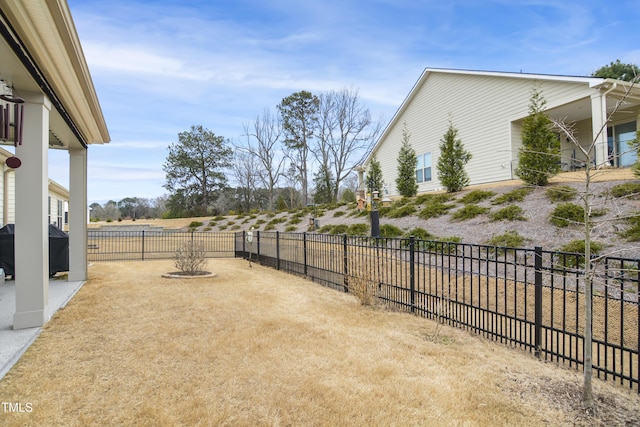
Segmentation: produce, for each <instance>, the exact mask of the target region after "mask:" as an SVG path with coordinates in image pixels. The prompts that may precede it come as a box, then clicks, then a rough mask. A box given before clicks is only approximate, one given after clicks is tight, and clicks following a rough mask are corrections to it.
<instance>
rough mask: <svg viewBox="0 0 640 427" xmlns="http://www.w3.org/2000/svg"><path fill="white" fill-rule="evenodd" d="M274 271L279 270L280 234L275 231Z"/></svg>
mask: <svg viewBox="0 0 640 427" xmlns="http://www.w3.org/2000/svg"><path fill="white" fill-rule="evenodd" d="M276 270H280V232H279V231H276Z"/></svg>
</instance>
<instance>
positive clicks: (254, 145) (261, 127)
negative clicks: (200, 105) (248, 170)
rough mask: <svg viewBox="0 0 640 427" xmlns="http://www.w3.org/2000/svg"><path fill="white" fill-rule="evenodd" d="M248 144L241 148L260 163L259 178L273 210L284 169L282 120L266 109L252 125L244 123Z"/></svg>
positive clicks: (269, 205) (270, 208)
mask: <svg viewBox="0 0 640 427" xmlns="http://www.w3.org/2000/svg"><path fill="white" fill-rule="evenodd" d="M244 135H245V136H246V137H247V141H246V144H245V145H244V146H242V147H239V148H240V149H243V150H246V152H248V153H249V154H251V155H252V156H253V157H254V159H255V160H257V162H258V163H259V173H258V178H259V179H260V181H261V182H262V184H263V185H264V187H265V188H266V189H267V192H268V194H269V201H268V207H269V210H273V206H274V198H275V191H274V190H275V188H276V187H277V185H278V181H279V179H280V176H281V175H282V172H283V169H284V162H285V157H284V154H283V153H282V152H281V151H280V140H281V137H282V122H281V120H280V119H279V118H278V117H276V116H274V115H272V114H271V112H270V110H269V109H265V110H264V111H263V113H262V116H257V117H256V119H255V120H254V121H253V123H252V124H251V125H246V124H245V125H244Z"/></svg>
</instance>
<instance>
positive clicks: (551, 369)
mask: <svg viewBox="0 0 640 427" xmlns="http://www.w3.org/2000/svg"><path fill="white" fill-rule="evenodd" d="M208 263H209V270H211V271H213V272H215V273H216V274H217V276H216V277H215V278H210V279H178V280H175V279H163V278H161V274H162V273H166V272H169V271H173V269H174V267H173V265H172V262H171V261H146V262H120V263H106V262H105V263H95V264H94V265H92V266H91V268H90V280H89V282H87V284H86V285H85V286H84V287H83V288H82V289H81V290H80V292H79V293H78V294H77V295H76V296H75V297H74V299H73V300H72V301H71V302H70V303H69V304H68V305H67V307H66V308H65V309H63V310H61V311H60V312H59V313H58V314H56V316H55V317H54V318H53V319H52V320H51V321H50V322H49V323H48V324H47V325H46V326H45V328H44V330H43V332H42V334H41V335H40V337H39V338H38V339H37V340H36V342H35V343H34V344H33V346H32V347H31V348H30V349H29V350H28V351H27V353H26V354H25V355H24V356H23V357H22V359H21V360H20V361H19V362H18V363H17V364H16V365H15V366H14V368H13V369H12V370H11V371H10V372H9V373H8V374H7V376H5V378H4V379H3V380H2V381H1V382H0V401H2V402H22V403H23V405H24V404H26V403H29V404H30V407H31V408H32V411H31V412H27V413H7V412H2V411H0V424H1V425H3V426H5V425H6V426H29V425H32V426H42V425H60V426H87V425H136V426H174V425H189V426H191V425H202V426H210V425H228V426H281V425H296V426H301V425H314V426H336V425H345V426H346V425H349V426H351V425H353V426H365V425H366V426H370V425H380V426H387V425H398V426H411V425H416V426H423V425H443V426H455V425H465V426H466V425H469V426H485V425H486V426H489V425H491V426H493V425H509V426H511V425H554V426H555V425H567V426H573V425H589V426H591V425H602V426H605V425H606V426H610V425H636V424H637V422H638V414H639V413H640V397H639V396H638V395H637V394H636V392H635V391H634V392H631V391H629V390H626V389H623V388H621V387H620V386H618V385H615V384H611V383H604V382H601V381H598V380H595V381H594V390H595V396H596V401H597V411H596V415H595V416H590V415H587V414H586V413H585V412H584V411H583V410H582V409H581V405H580V384H581V375H580V373H579V372H576V371H573V370H569V369H565V368H563V367H560V366H557V365H555V364H552V363H543V362H540V361H538V360H536V359H535V358H534V357H533V356H531V355H530V354H528V353H523V352H521V351H519V350H516V349H510V348H507V347H505V346H503V345H500V344H497V343H493V342H490V341H487V340H484V339H481V338H478V337H475V336H473V335H470V334H468V333H466V332H463V331H460V330H456V329H450V328H446V327H442V328H439V327H437V325H436V324H435V323H433V322H431V321H428V320H425V319H421V318H417V317H413V316H410V315H408V314H404V313H396V312H391V311H387V310H383V309H381V308H375V307H374V308H372V307H365V306H362V305H360V304H359V303H358V301H357V300H356V299H355V298H354V297H353V296H351V295H349V294H344V293H341V292H337V291H334V290H330V289H327V288H323V287H322V286H320V285H317V284H314V283H311V282H309V281H306V280H304V279H302V278H299V277H295V276H290V275H287V274H284V273H282V272H278V271H275V270H272V269H270V268H267V267H261V266H259V265H255V264H253V266H252V267H250V266H249V263H248V262H247V261H244V260H240V259H212V260H209V261H208Z"/></svg>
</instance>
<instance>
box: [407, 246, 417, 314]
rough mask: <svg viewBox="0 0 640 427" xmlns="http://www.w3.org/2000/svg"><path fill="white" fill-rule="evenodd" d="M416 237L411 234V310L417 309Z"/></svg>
mask: <svg viewBox="0 0 640 427" xmlns="http://www.w3.org/2000/svg"><path fill="white" fill-rule="evenodd" d="M415 248H416V239H415V237H413V236H409V289H410V290H411V312H412V313H414V312H415V311H416V264H415V262H416V251H415Z"/></svg>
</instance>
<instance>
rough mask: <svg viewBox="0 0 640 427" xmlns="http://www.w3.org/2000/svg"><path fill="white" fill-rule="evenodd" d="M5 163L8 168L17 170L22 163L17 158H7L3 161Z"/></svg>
mask: <svg viewBox="0 0 640 427" xmlns="http://www.w3.org/2000/svg"><path fill="white" fill-rule="evenodd" d="M5 163H6V164H7V166H9V167H10V168H11V169H18V168H19V167H20V165H22V161H21V160H20V159H19V158H17V157H15V156H12V157H9V158H8V159H7V160H6V161H5Z"/></svg>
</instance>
